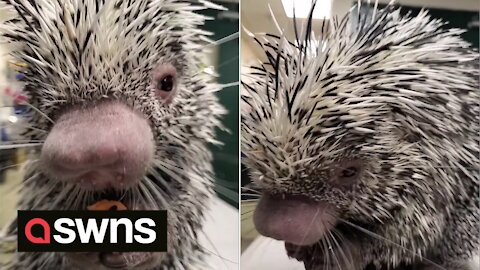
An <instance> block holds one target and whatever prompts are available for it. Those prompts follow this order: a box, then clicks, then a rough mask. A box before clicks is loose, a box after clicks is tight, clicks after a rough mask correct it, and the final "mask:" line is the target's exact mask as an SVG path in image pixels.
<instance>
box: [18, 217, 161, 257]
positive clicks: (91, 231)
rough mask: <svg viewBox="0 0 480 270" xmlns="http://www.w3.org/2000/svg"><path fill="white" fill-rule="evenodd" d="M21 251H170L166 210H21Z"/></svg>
mask: <svg viewBox="0 0 480 270" xmlns="http://www.w3.org/2000/svg"><path fill="white" fill-rule="evenodd" d="M17 222H18V251H20V252H25V251H27V252H42V251H45V252H48V251H62V252H102V251H115V252H117V251H118V252H135V251H152V252H153V251H160V252H165V251H167V212H166V211H18V221H17Z"/></svg>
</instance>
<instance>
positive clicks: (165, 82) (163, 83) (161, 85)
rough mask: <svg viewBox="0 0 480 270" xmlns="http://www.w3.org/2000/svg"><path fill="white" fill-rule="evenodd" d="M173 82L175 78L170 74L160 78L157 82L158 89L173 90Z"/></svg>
mask: <svg viewBox="0 0 480 270" xmlns="http://www.w3.org/2000/svg"><path fill="white" fill-rule="evenodd" d="M174 83H175V79H174V78H173V76H172V75H167V76H165V77H163V78H161V79H160V81H159V82H158V89H159V90H160V91H165V92H171V91H172V90H173V86H174Z"/></svg>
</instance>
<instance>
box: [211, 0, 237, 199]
mask: <svg viewBox="0 0 480 270" xmlns="http://www.w3.org/2000/svg"><path fill="white" fill-rule="evenodd" d="M228 8H229V9H230V11H234V12H235V11H237V12H238V6H237V5H231V6H228ZM220 12H221V11H220ZM218 13H219V12H218V11H212V10H208V11H206V12H204V14H206V15H208V16H212V17H214V18H215V19H214V20H212V21H208V22H207V23H206V25H205V29H206V30H208V31H211V32H213V33H214V35H213V36H212V37H211V39H213V40H219V39H221V38H224V37H227V36H229V35H232V34H235V33H238V27H239V25H238V20H235V19H219V18H217V15H218ZM218 53H219V55H218V64H217V67H218V68H217V72H218V73H219V75H220V78H219V80H218V82H219V83H220V84H227V83H232V82H238V81H239V53H240V51H239V40H238V38H235V39H233V40H231V41H228V42H225V43H223V44H221V45H219V46H218ZM239 93H240V91H239V87H238V85H235V86H231V87H228V88H225V89H223V90H222V91H220V92H219V93H218V97H219V99H220V102H221V103H222V104H223V106H225V108H226V109H227V110H228V114H227V115H226V116H225V117H224V119H223V122H224V125H225V126H226V128H228V130H229V132H225V131H221V130H218V133H217V134H218V139H219V140H220V141H222V142H223V144H224V145H223V146H212V147H211V150H212V152H213V155H214V169H215V177H216V191H217V194H218V195H219V196H220V197H221V198H222V199H224V200H225V201H227V202H228V203H230V204H231V205H233V206H235V207H237V208H238V183H239V177H238V173H239V166H240V165H239V100H240V98H239Z"/></svg>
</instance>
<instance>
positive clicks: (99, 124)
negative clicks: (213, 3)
mask: <svg viewBox="0 0 480 270" xmlns="http://www.w3.org/2000/svg"><path fill="white" fill-rule="evenodd" d="M4 2H5V3H6V5H7V8H9V9H10V10H11V11H12V14H13V17H14V18H13V19H11V20H8V21H6V22H4V23H3V24H2V26H1V30H2V34H3V38H4V42H6V43H8V44H9V45H10V46H11V47H12V56H13V58H14V59H15V61H17V62H21V63H25V64H27V67H26V68H24V69H23V70H21V72H22V73H23V74H24V75H25V79H24V82H25V84H26V86H25V92H26V94H27V95H28V97H29V101H28V102H29V104H30V105H29V107H31V110H30V113H29V118H28V128H27V131H26V133H25V134H26V136H27V138H28V139H31V140H32V141H44V143H43V145H42V149H41V151H39V155H38V159H37V160H34V161H33V162H32V166H31V167H30V168H29V169H30V171H32V175H31V178H29V179H28V180H26V182H25V187H24V190H23V197H22V203H21V206H20V207H21V208H23V209H34V210H42V209H43V210H45V209H55V210H76V209H86V208H87V206H88V205H91V204H93V203H94V202H96V201H98V200H101V199H110V200H118V201H121V202H122V203H123V204H125V205H126V206H127V208H128V209H131V210H132V209H133V210H136V209H142V210H155V209H167V210H168V211H169V214H168V215H169V219H168V223H169V229H168V239H169V243H168V248H169V252H168V254H153V253H129V254H127V255H126V254H122V253H116V254H111V253H110V254H105V253H102V254H82V255H80V254H70V253H68V256H71V257H69V258H70V259H71V260H72V261H74V262H75V261H80V262H81V265H82V267H88V268H89V269H96V267H98V268H102V267H105V268H108V267H127V268H128V267H137V268H135V269H144V268H147V266H149V265H150V266H151V265H156V266H158V265H159V264H160V261H162V260H163V262H164V264H167V263H168V264H169V265H171V266H174V267H176V268H180V265H187V264H188V263H189V253H192V252H193V251H194V250H195V249H197V248H198V246H197V244H196V241H195V235H196V234H195V232H196V231H197V229H199V227H200V224H201V221H202V216H203V215H202V212H203V210H204V208H205V206H204V205H205V201H206V200H207V199H208V198H209V196H210V195H211V193H212V190H211V180H212V168H211V165H210V160H211V157H210V153H209V151H208V150H207V147H206V145H207V143H209V142H214V128H215V127H217V126H218V125H219V116H220V115H221V114H222V113H223V109H222V108H221V106H220V105H219V104H218V103H217V99H216V97H215V95H214V92H215V91H217V90H218V89H219V87H218V86H217V85H216V84H215V83H213V82H212V78H210V77H209V76H207V75H205V74H203V73H202V70H201V69H200V64H201V63H200V58H201V57H203V55H204V54H205V52H204V50H205V48H206V47H207V46H206V45H207V43H208V40H207V39H206V38H205V32H203V31H202V30H200V29H199V27H200V25H202V24H203V23H204V20H205V18H204V17H203V16H202V15H198V14H196V13H194V11H195V10H198V9H202V8H204V7H203V6H199V5H197V6H193V5H191V3H189V2H185V1H173V0H165V1H160V0H159V1H157V0H144V1H142V0H138V1H137V0H134V1H105V0H102V1H93V0H88V1H76V0H67V1H64V0H62V1H55V0H52V1H27V0H15V1H13V0H12V1H4ZM180 238H181V239H180ZM175 265H176V266H175ZM28 267H33V268H35V266H34V265H33V266H32V265H29V266H28ZM102 269H103V268H102ZM122 269H123V268H122Z"/></svg>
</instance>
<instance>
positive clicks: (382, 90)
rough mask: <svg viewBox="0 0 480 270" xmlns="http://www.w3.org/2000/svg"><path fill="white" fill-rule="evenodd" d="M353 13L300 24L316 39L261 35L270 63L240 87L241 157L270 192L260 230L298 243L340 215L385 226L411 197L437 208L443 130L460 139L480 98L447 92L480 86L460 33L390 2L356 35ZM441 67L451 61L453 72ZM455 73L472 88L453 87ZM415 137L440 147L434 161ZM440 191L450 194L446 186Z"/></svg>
mask: <svg viewBox="0 0 480 270" xmlns="http://www.w3.org/2000/svg"><path fill="white" fill-rule="evenodd" d="M348 16H350V15H347V17H346V18H345V19H344V20H342V21H341V22H338V21H337V22H338V23H334V24H331V25H329V26H328V27H327V25H325V28H323V27H322V29H311V21H309V22H308V24H309V25H304V26H303V29H307V31H310V29H311V30H313V31H314V32H315V33H317V34H318V33H319V32H321V34H320V35H321V36H322V39H321V40H319V41H318V40H315V39H317V38H318V36H317V37H312V36H310V33H308V35H305V34H304V33H300V35H301V36H300V37H299V38H298V41H297V43H296V44H297V45H294V44H293V43H289V42H288V41H287V40H285V38H283V37H278V36H275V35H269V36H261V37H259V36H256V37H257V39H256V41H257V42H258V43H260V44H261V46H262V47H263V48H264V49H265V50H266V51H267V53H266V56H267V63H266V64H264V65H262V66H257V67H253V68H254V71H252V74H251V75H250V76H248V77H247V78H246V80H247V81H245V82H244V84H243V85H244V90H245V92H246V94H245V96H243V97H242V99H243V101H244V104H245V106H246V107H247V108H248V110H249V112H248V113H245V114H244V115H243V119H242V136H243V141H242V146H243V149H242V152H243V153H244V155H245V157H246V158H245V160H244V162H245V164H246V165H247V166H248V167H249V168H250V171H251V174H252V179H253V182H254V184H255V186H256V187H257V188H258V189H259V190H261V191H262V193H263V196H262V198H261V200H260V202H259V204H258V206H257V210H256V212H255V215H254V221H255V225H256V227H257V230H258V231H259V232H260V233H262V234H264V235H266V236H269V237H273V238H276V239H279V240H284V241H286V242H288V243H292V244H295V245H300V246H308V245H312V244H314V243H317V242H318V241H319V240H320V239H322V238H323V237H325V236H326V235H327V233H329V232H330V231H331V230H332V229H333V228H334V227H335V226H336V225H337V224H339V220H340V219H344V220H353V221H355V222H357V223H358V222H360V223H362V224H363V223H372V222H376V221H381V222H382V223H383V222H384V223H388V221H389V220H392V216H395V215H396V214H397V211H396V210H399V209H403V208H406V205H407V204H409V201H410V202H411V201H415V202H419V205H421V206H423V207H425V208H428V207H430V206H431V205H433V204H434V203H433V202H432V201H431V198H433V197H434V196H433V195H435V194H433V193H434V192H435V191H434V189H436V188H435V187H434V185H433V180H432V179H431V171H432V170H433V166H432V159H438V160H441V159H445V158H446V157H445V156H442V154H440V153H446V152H445V150H444V149H447V150H448V149H449V148H450V149H451V148H452V147H449V146H448V145H453V144H452V143H451V140H450V139H451V137H449V138H446V137H445V135H444V134H445V133H448V134H457V135H456V136H464V135H463V134H462V130H461V129H459V128H458V127H459V125H458V123H454V122H453V121H452V120H450V119H452V118H451V116H453V117H454V118H456V119H462V116H461V115H460V114H461V112H459V111H455V108H459V107H461V105H460V104H461V102H460V98H464V99H465V100H467V99H470V101H471V102H472V104H475V102H476V101H475V100H474V99H473V98H472V97H474V96H471V97H467V96H468V95H469V94H468V91H465V92H461V91H460V92H459V93H458V95H457V96H452V95H450V94H449V91H450V93H451V92H455V91H458V90H457V89H460V88H463V89H474V88H473V86H475V85H478V81H477V84H475V79H473V78H472V79H471V80H470V79H469V78H468V77H467V76H466V74H477V72H478V71H475V69H473V68H468V67H466V66H465V64H464V63H467V62H469V61H475V59H478V54H475V53H472V54H469V53H468V52H466V53H464V54H462V53H460V51H461V50H462V49H460V50H459V49H458V48H466V47H468V44H467V43H465V42H464V41H462V40H461V39H460V38H459V36H458V34H459V33H460V31H458V30H441V29H440V28H439V26H440V25H441V23H440V22H439V21H431V20H430V19H429V18H428V17H427V16H426V14H425V13H421V14H420V15H419V16H418V17H417V18H414V19H410V18H402V17H400V15H399V11H398V10H394V8H393V7H391V6H390V7H388V8H387V9H384V10H378V11H377V13H376V16H377V17H376V18H375V19H374V20H372V18H365V16H361V17H360V18H359V20H358V24H357V25H356V26H355V28H352V27H351V25H350V24H349V20H348ZM299 28H300V27H299ZM323 29H328V30H323ZM307 41H309V42H307ZM439 59H441V61H440V62H439ZM442 61H444V62H442ZM442 63H455V64H454V65H451V64H449V65H448V70H449V71H448V74H447V73H446V71H445V66H442ZM454 74H455V75H454ZM455 77H462V78H465V81H462V82H460V81H457V82H455V84H454V85H452V84H451V82H452V81H455V79H453V78H455ZM460 84H462V86H461V87H458V86H459V85H460ZM447 107H448V108H447ZM457 113H458V115H457ZM472 115H473V113H472ZM449 121H452V122H449ZM457 121H458V120H457ZM462 121H466V119H465V120H462ZM425 134H428V136H427V135H425ZM425 137H426V138H425ZM419 140H423V141H422V143H423V144H424V145H428V144H430V143H432V145H433V144H435V147H431V148H429V150H428V151H429V152H428V153H426V152H424V151H425V150H424V149H420V148H419V146H418V145H419V144H418V142H419ZM440 141H441V142H440ZM439 142H440V143H439ZM447 142H448V143H447ZM443 147H445V148H444V149H441V148H443ZM459 147H460V146H459ZM437 150H438V152H437ZM452 150H454V149H452ZM452 150H451V151H452ZM427 156H428V157H427ZM450 160H454V158H450ZM437 162H438V161H437ZM442 177H445V179H446V177H447V176H445V173H443V175H438V179H441V178H442ZM442 189H443V190H442ZM442 189H437V191H438V190H441V191H440V192H445V194H442V195H444V196H445V198H448V197H449V196H452V195H451V194H447V193H448V192H449V191H448V190H451V186H449V183H447V181H445V183H442ZM426 211H432V210H431V209H430V210H428V209H427V210H426ZM422 222H423V223H422ZM418 224H419V226H426V227H428V226H430V227H431V228H430V230H428V229H426V230H427V231H434V229H433V228H434V227H436V226H438V224H434V223H431V221H428V220H420V221H419V222H418ZM337 229H338V228H337Z"/></svg>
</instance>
